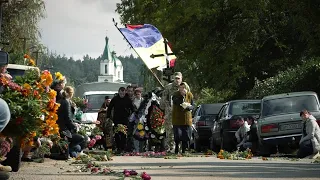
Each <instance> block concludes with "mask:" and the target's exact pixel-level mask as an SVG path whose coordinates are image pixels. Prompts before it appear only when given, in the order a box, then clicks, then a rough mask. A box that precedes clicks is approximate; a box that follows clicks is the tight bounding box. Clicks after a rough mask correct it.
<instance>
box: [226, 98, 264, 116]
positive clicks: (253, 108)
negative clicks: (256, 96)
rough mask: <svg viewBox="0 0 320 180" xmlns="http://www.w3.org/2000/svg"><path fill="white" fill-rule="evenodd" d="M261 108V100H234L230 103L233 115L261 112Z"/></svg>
mask: <svg viewBox="0 0 320 180" xmlns="http://www.w3.org/2000/svg"><path fill="white" fill-rule="evenodd" d="M260 109H261V103H260V102H248V101H247V102H245V101H244V102H233V103H232V104H231V105H230V113H229V114H232V115H244V114H259V113H260Z"/></svg>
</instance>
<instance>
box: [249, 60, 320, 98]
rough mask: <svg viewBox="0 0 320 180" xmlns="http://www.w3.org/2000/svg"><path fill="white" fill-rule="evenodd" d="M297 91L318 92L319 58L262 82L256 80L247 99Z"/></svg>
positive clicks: (319, 85)
mask: <svg viewBox="0 0 320 180" xmlns="http://www.w3.org/2000/svg"><path fill="white" fill-rule="evenodd" d="M298 91H314V92H317V93H319V92H320V58H318V57H317V58H313V59H310V60H309V61H307V62H305V63H304V64H302V65H299V66H297V67H294V68H289V69H287V70H286V71H282V72H280V73H279V74H278V75H276V76H274V77H271V78H268V79H265V80H263V81H258V80H256V83H255V86H254V87H253V89H252V90H251V91H250V92H249V93H248V95H247V97H248V98H263V97H264V96H267V95H273V94H279V93H288V92H298Z"/></svg>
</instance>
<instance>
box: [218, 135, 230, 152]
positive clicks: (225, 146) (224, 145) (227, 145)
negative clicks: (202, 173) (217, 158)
mask: <svg viewBox="0 0 320 180" xmlns="http://www.w3.org/2000/svg"><path fill="white" fill-rule="evenodd" d="M227 140H228V139H227V138H226V137H224V135H222V136H221V149H223V150H226V151H232V146H231V145H230V143H229V142H228V141H227Z"/></svg>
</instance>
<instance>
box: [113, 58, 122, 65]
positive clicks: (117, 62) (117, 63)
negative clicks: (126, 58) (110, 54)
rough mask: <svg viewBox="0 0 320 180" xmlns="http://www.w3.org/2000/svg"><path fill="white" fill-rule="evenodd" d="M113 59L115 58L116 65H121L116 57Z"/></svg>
mask: <svg viewBox="0 0 320 180" xmlns="http://www.w3.org/2000/svg"><path fill="white" fill-rule="evenodd" d="M115 59H116V66H122V63H121V61H120V60H119V59H118V58H115Z"/></svg>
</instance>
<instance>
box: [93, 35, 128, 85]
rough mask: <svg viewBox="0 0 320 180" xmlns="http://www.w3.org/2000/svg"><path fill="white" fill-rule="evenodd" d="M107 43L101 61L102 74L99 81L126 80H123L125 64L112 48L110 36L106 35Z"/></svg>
mask: <svg viewBox="0 0 320 180" xmlns="http://www.w3.org/2000/svg"><path fill="white" fill-rule="evenodd" d="M105 40H106V45H105V48H104V51H103V54H102V60H101V61H100V75H99V76H98V82H120V83H122V82H124V81H123V66H122V63H121V61H120V60H119V59H118V58H117V56H116V53H115V52H114V51H111V50H110V47H109V38H108V37H106V38H105Z"/></svg>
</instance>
